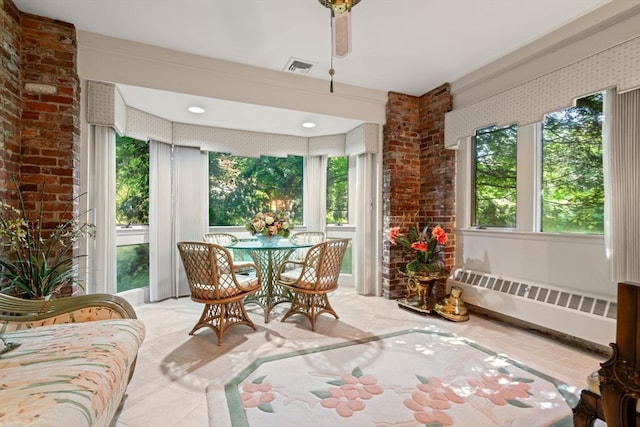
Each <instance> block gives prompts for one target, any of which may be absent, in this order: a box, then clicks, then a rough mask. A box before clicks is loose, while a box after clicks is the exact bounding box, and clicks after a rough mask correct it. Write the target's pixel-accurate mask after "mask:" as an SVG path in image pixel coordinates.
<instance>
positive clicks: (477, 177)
mask: <svg viewBox="0 0 640 427" xmlns="http://www.w3.org/2000/svg"><path fill="white" fill-rule="evenodd" d="M474 154H475V162H474V169H475V170H474V174H473V175H474V180H473V182H474V183H475V186H474V198H473V203H474V206H473V210H472V212H473V218H472V224H473V225H474V226H477V227H508V228H513V227H515V226H516V163H517V127H516V126H515V125H512V126H508V127H503V128H496V127H495V126H491V127H487V128H484V129H480V130H478V131H476V135H475V138H474Z"/></svg>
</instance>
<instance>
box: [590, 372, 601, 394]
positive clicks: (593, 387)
mask: <svg viewBox="0 0 640 427" xmlns="http://www.w3.org/2000/svg"><path fill="white" fill-rule="evenodd" d="M587 390H589V391H590V392H591V393H595V394H597V395H598V396H599V395H600V381H599V380H598V371H594V372H592V373H591V375H589V376H588V377H587Z"/></svg>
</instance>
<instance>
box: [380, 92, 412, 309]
mask: <svg viewBox="0 0 640 427" xmlns="http://www.w3.org/2000/svg"><path fill="white" fill-rule="evenodd" d="M382 159H383V163H382V193H383V202H382V211H383V231H384V239H383V249H382V259H383V262H382V296H383V297H385V298H390V299H396V298H399V297H402V296H404V294H405V285H404V280H403V279H402V277H401V276H399V275H398V268H399V267H404V265H406V263H407V261H406V260H405V258H404V256H403V253H402V249H400V247H399V246H395V245H391V244H390V243H389V241H388V238H387V237H388V235H389V229H390V228H391V227H397V226H399V227H401V228H402V229H406V228H407V227H409V225H410V222H411V221H412V218H413V215H415V214H416V213H418V212H419V210H420V113H419V98H417V97H415V96H410V95H403V94H399V93H394V92H390V93H389V100H388V102H387V122H386V124H385V126H384V131H383V154H382Z"/></svg>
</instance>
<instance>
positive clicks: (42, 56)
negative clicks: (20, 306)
mask: <svg viewBox="0 0 640 427" xmlns="http://www.w3.org/2000/svg"><path fill="white" fill-rule="evenodd" d="M0 2H1V6H2V7H1V9H0V22H2V29H1V30H0V36H1V37H2V40H1V42H2V43H1V45H2V47H1V48H2V62H1V64H0V79H1V80H0V102H1V103H2V106H3V108H2V110H1V111H0V121H1V122H2V135H1V136H2V140H1V141H0V142H1V145H0V165H1V166H2V168H1V169H0V170H1V172H0V190H4V189H6V188H10V187H11V184H10V179H9V177H10V176H15V177H16V179H17V180H18V182H19V184H20V187H21V188H22V190H23V192H24V193H25V197H26V198H27V199H28V200H29V201H30V202H29V205H28V208H29V207H31V208H35V203H34V202H33V201H34V200H35V199H36V197H37V194H34V192H36V191H38V189H39V188H41V186H42V185H43V184H44V185H45V205H44V211H45V212H46V215H47V216H46V218H45V222H49V224H50V226H54V225H55V224H56V223H57V222H60V221H62V220H63V219H64V218H65V216H66V218H67V219H68V218H69V216H70V215H71V214H72V213H73V212H74V210H73V206H72V205H71V204H72V202H73V200H74V198H75V197H76V196H77V194H78V192H79V188H80V187H79V175H78V174H79V171H78V168H77V163H78V161H79V148H80V80H79V78H78V73H77V63H76V58H77V43H76V31H75V28H74V26H73V25H71V24H67V23H64V22H61V21H55V20H51V19H48V18H42V17H39V16H34V15H30V14H24V13H21V12H20V11H18V10H17V9H16V7H15V5H14V4H13V3H12V2H11V1H9V0H0ZM70 206H71V207H70Z"/></svg>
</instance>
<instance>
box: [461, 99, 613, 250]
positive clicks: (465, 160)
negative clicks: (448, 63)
mask: <svg viewBox="0 0 640 427" xmlns="http://www.w3.org/2000/svg"><path fill="white" fill-rule="evenodd" d="M585 96H587V95H585ZM608 96H609V93H608V92H605V93H604V103H605V105H606V103H607V102H610V101H608V99H607V98H608ZM581 97H582V96H581ZM609 119H610V118H607V117H606V116H605V118H604V123H603V128H606V126H607V120H609ZM473 138H474V137H473V136H470V137H467V138H465V139H464V141H461V143H460V144H459V148H458V157H459V161H458V162H457V170H456V176H457V178H458V180H459V182H463V183H466V185H464V186H461V187H460V188H459V189H458V190H457V196H456V200H458V201H462V203H459V204H458V206H457V207H456V217H457V218H458V219H459V221H458V223H459V229H461V230H478V232H485V233H487V232H497V233H507V232H511V233H513V232H517V233H536V234H540V235H547V236H567V237H568V238H570V237H571V236H576V238H581V237H586V238H593V239H599V238H602V235H601V234H590V233H555V232H543V231H541V222H540V221H541V209H542V204H541V203H542V200H541V197H542V195H541V189H542V121H540V122H536V123H531V124H527V125H518V129H517V161H516V185H517V189H516V191H517V193H516V194H517V198H516V227H515V228H506V227H486V228H483V227H477V226H473V215H474V209H475V207H474V197H475V195H474V186H475V183H474V181H473V180H474V177H475V172H474V170H473V168H474V167H475V154H474V152H475V144H474V141H473ZM605 143H606V141H605V138H604V137H603V144H605Z"/></svg>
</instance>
